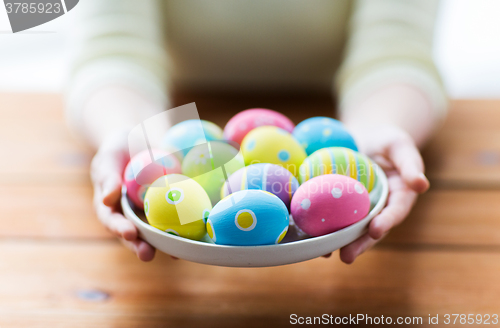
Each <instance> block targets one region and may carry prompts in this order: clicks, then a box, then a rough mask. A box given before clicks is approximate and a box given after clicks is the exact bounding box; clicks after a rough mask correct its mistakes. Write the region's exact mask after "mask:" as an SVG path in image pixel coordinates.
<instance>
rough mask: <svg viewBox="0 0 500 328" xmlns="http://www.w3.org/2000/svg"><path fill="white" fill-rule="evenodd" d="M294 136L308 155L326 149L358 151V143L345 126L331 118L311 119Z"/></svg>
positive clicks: (298, 128) (302, 124)
mask: <svg viewBox="0 0 500 328" xmlns="http://www.w3.org/2000/svg"><path fill="white" fill-rule="evenodd" d="M292 134H293V136H294V137H295V139H297V140H298V141H299V143H300V144H301V145H302V147H304V148H305V150H306V153H307V155H311V154H312V153H314V152H315V151H316V150H318V149H321V148H326V147H345V148H349V149H352V150H356V151H357V150H358V147H357V146H356V142H355V141H354V139H353V137H352V136H351V134H350V133H349V132H348V131H347V130H346V129H345V127H344V125H343V124H342V123H341V122H340V121H337V120H335V119H333V118H329V117H321V116H318V117H311V118H308V119H307V120H304V121H302V122H300V123H299V124H298V125H297V126H296V127H295V129H294V130H293V133H292Z"/></svg>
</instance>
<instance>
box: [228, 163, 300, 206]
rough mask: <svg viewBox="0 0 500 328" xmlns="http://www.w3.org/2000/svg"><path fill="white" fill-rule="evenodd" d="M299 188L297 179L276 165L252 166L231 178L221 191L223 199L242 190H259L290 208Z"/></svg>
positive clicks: (237, 172) (239, 171) (262, 164)
mask: <svg viewBox="0 0 500 328" xmlns="http://www.w3.org/2000/svg"><path fill="white" fill-rule="evenodd" d="M298 187H299V183H298V181H297V179H296V178H295V177H294V176H293V174H292V173H290V171H288V170H287V169H285V168H283V167H281V166H279V165H275V164H268V163H260V164H252V165H249V166H247V167H244V168H242V169H239V170H238V171H236V172H235V173H233V174H232V175H231V176H230V177H229V179H228V180H227V181H226V182H225V183H224V186H223V187H222V189H221V197H222V198H224V197H226V196H228V195H229V194H231V193H234V192H236V191H240V190H247V189H258V190H264V191H268V192H270V193H272V194H273V195H276V196H278V197H279V199H281V200H282V201H283V203H285V205H286V207H287V208H290V201H291V199H292V196H293V194H294V193H295V191H296V190H297V188H298Z"/></svg>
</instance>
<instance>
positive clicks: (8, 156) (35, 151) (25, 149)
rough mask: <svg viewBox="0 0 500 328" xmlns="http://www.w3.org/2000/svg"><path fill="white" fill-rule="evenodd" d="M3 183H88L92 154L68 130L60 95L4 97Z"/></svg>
mask: <svg viewBox="0 0 500 328" xmlns="http://www.w3.org/2000/svg"><path fill="white" fill-rule="evenodd" d="M0 104H2V106H1V108H0V116H1V117H2V120H1V121H0V149H1V151H2V154H3V158H5V160H2V161H1V162H0V183H1V184H20V183H28V184H34V183H41V184H55V183H56V184H68V183H77V184H85V183H87V181H88V167H89V163H90V158H91V156H90V152H89V150H88V149H87V147H86V146H84V145H83V144H79V143H78V142H76V139H75V138H74V137H73V136H72V135H71V132H70V131H69V129H68V128H67V127H66V125H65V123H64V117H63V110H62V108H63V105H62V100H61V97H60V96H59V95H55V94H54V95H50V94H47V95H44V94H29V95H26V94H11V93H9V94H0Z"/></svg>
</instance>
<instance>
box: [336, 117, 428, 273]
mask: <svg viewBox="0 0 500 328" xmlns="http://www.w3.org/2000/svg"><path fill="white" fill-rule="evenodd" d="M349 128H350V130H351V131H352V133H353V136H354V137H355V139H356V141H357V142H358V145H359V148H360V151H361V152H363V153H365V154H366V155H368V156H370V157H371V158H372V159H373V160H375V162H377V164H379V165H380V167H381V168H382V169H383V170H384V171H385V173H386V175H387V178H388V180H389V197H388V200H387V206H386V207H385V208H384V209H383V210H382V211H381V212H380V213H379V214H378V215H377V216H376V217H375V218H373V220H372V221H371V222H370V225H369V228H368V232H367V233H366V234H365V235H363V236H361V237H360V238H358V239H357V240H355V241H354V242H352V243H351V244H349V245H347V246H344V247H343V248H341V250H340V259H341V260H342V261H343V262H345V263H347V264H350V263H352V262H354V260H355V259H356V258H357V257H358V256H359V255H360V254H362V253H363V252H365V251H366V250H367V249H369V248H370V247H372V246H373V245H375V244H376V243H377V242H378V241H379V240H380V239H382V238H383V237H384V236H385V235H386V234H387V233H388V232H389V231H390V230H391V229H392V228H393V227H395V226H397V225H398V224H400V223H401V222H403V220H404V219H405V218H406V217H407V216H408V214H409V213H410V210H411V208H412V207H413V205H414V203H415V200H416V199H417V196H418V194H421V193H424V192H425V191H427V189H429V181H428V180H427V178H426V177H425V175H424V163H423V161H422V157H421V156H420V152H419V150H418V148H417V146H416V145H415V142H414V141H413V139H412V138H411V137H410V135H409V134H408V133H406V132H405V131H404V130H402V129H401V128H399V127H396V126H378V127H373V128H366V127H363V128H361V127H360V128H359V129H357V128H356V127H349Z"/></svg>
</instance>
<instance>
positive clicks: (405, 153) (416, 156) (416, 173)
mask: <svg viewBox="0 0 500 328" xmlns="http://www.w3.org/2000/svg"><path fill="white" fill-rule="evenodd" d="M388 156H389V159H391V160H392V162H393V163H394V165H395V166H396V169H397V170H398V172H399V173H400V174H401V177H402V178H403V181H404V182H405V183H406V184H407V185H408V186H409V187H410V188H411V189H413V190H414V191H416V192H418V193H423V192H425V191H426V190H427V189H429V180H427V178H426V177H425V175H424V162H423V160H422V156H420V152H419V151H418V149H417V147H416V146H415V143H414V142H413V141H412V140H411V139H409V138H408V139H406V138H404V139H401V140H400V141H398V142H396V143H393V144H392V145H391V146H390V148H389V154H388Z"/></svg>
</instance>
